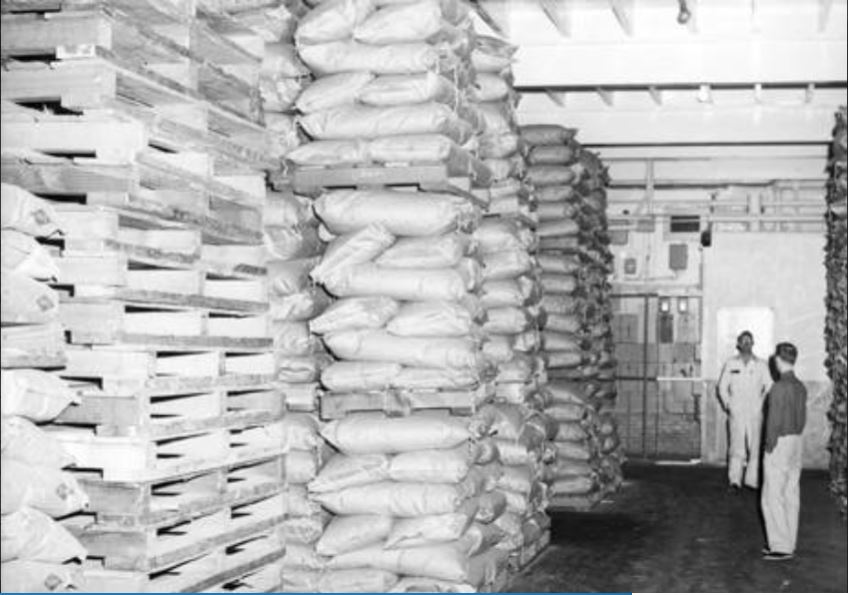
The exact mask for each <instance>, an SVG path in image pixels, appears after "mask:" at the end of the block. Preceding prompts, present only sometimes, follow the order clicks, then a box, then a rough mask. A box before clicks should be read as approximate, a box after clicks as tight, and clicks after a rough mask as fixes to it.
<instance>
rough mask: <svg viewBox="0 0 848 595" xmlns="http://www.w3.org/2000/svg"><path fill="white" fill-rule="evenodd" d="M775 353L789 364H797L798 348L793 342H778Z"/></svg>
mask: <svg viewBox="0 0 848 595" xmlns="http://www.w3.org/2000/svg"><path fill="white" fill-rule="evenodd" d="M774 354H775V355H776V356H777V357H779V358H780V359H782V360H783V361H785V362H786V363H788V364H793V365H794V364H795V362H796V361H797V360H798V348H797V347H795V346H794V345H793V344H792V343H778V344H777V347H775V349H774Z"/></svg>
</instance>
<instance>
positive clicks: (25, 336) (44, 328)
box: [0, 322, 67, 368]
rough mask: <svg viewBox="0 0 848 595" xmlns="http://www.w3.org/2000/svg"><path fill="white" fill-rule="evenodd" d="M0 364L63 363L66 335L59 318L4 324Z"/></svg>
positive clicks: (51, 365) (35, 365) (42, 365)
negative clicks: (32, 323) (57, 319)
mask: <svg viewBox="0 0 848 595" xmlns="http://www.w3.org/2000/svg"><path fill="white" fill-rule="evenodd" d="M0 333H2V349H0V359H2V367H3V368H59V367H62V366H64V365H65V362H66V361H67V360H66V356H65V336H64V332H63V331H62V327H61V325H60V324H59V323H58V322H53V323H50V324H37V325H18V326H4V327H3V328H2V331H0Z"/></svg>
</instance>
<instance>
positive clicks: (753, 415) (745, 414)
mask: <svg viewBox="0 0 848 595" xmlns="http://www.w3.org/2000/svg"><path fill="white" fill-rule="evenodd" d="M762 424H763V416H762V414H761V413H760V412H759V411H731V412H730V447H729V453H728V454H729V455H730V462H729V464H728V466H727V479H728V481H729V482H730V484H731V485H742V480H743V476H744V480H745V485H746V486H748V487H751V488H754V489H756V488H758V487H759V486H760V439H761V436H760V432H761V431H762Z"/></svg>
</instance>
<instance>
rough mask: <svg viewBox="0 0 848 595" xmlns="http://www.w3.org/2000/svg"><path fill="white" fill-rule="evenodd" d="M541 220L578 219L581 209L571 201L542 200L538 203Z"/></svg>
mask: <svg viewBox="0 0 848 595" xmlns="http://www.w3.org/2000/svg"><path fill="white" fill-rule="evenodd" d="M536 213H537V214H538V215H539V221H541V222H545V221H559V220H560V219H576V218H577V216H578V215H579V209H578V207H577V206H575V205H574V204H572V203H569V202H540V203H539V204H537V205H536Z"/></svg>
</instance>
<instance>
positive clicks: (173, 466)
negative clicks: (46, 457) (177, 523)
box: [49, 421, 283, 482]
mask: <svg viewBox="0 0 848 595" xmlns="http://www.w3.org/2000/svg"><path fill="white" fill-rule="evenodd" d="M49 432H50V434H51V436H52V437H54V438H55V439H56V440H57V441H58V442H59V443H60V444H62V446H63V447H64V448H65V450H66V451H67V452H68V453H69V454H70V455H71V456H72V457H74V459H75V460H76V466H75V467H73V468H69V470H71V471H74V470H79V471H80V472H99V474H100V477H101V478H102V479H103V480H105V481H131V482H133V481H135V482H138V481H159V480H164V479H168V478H172V477H179V476H183V475H185V474H188V473H195V472H202V471H208V470H210V469H216V468H219V467H222V466H227V465H236V464H239V463H242V462H245V461H251V460H255V459H257V458H261V457H270V456H275V455H279V454H281V453H282V450H283V429H282V423H281V422H278V421H272V422H268V423H264V424H253V423H248V424H243V423H238V424H234V425H231V426H229V427H220V426H219V427H218V428H215V429H211V430H207V431H203V432H198V433H194V434H186V435H179V436H176V437H166V438H155V437H140V436H98V435H96V434H95V433H94V431H93V430H89V429H85V428H69V427H67V426H66V427H58V426H51V427H50V428H49Z"/></svg>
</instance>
